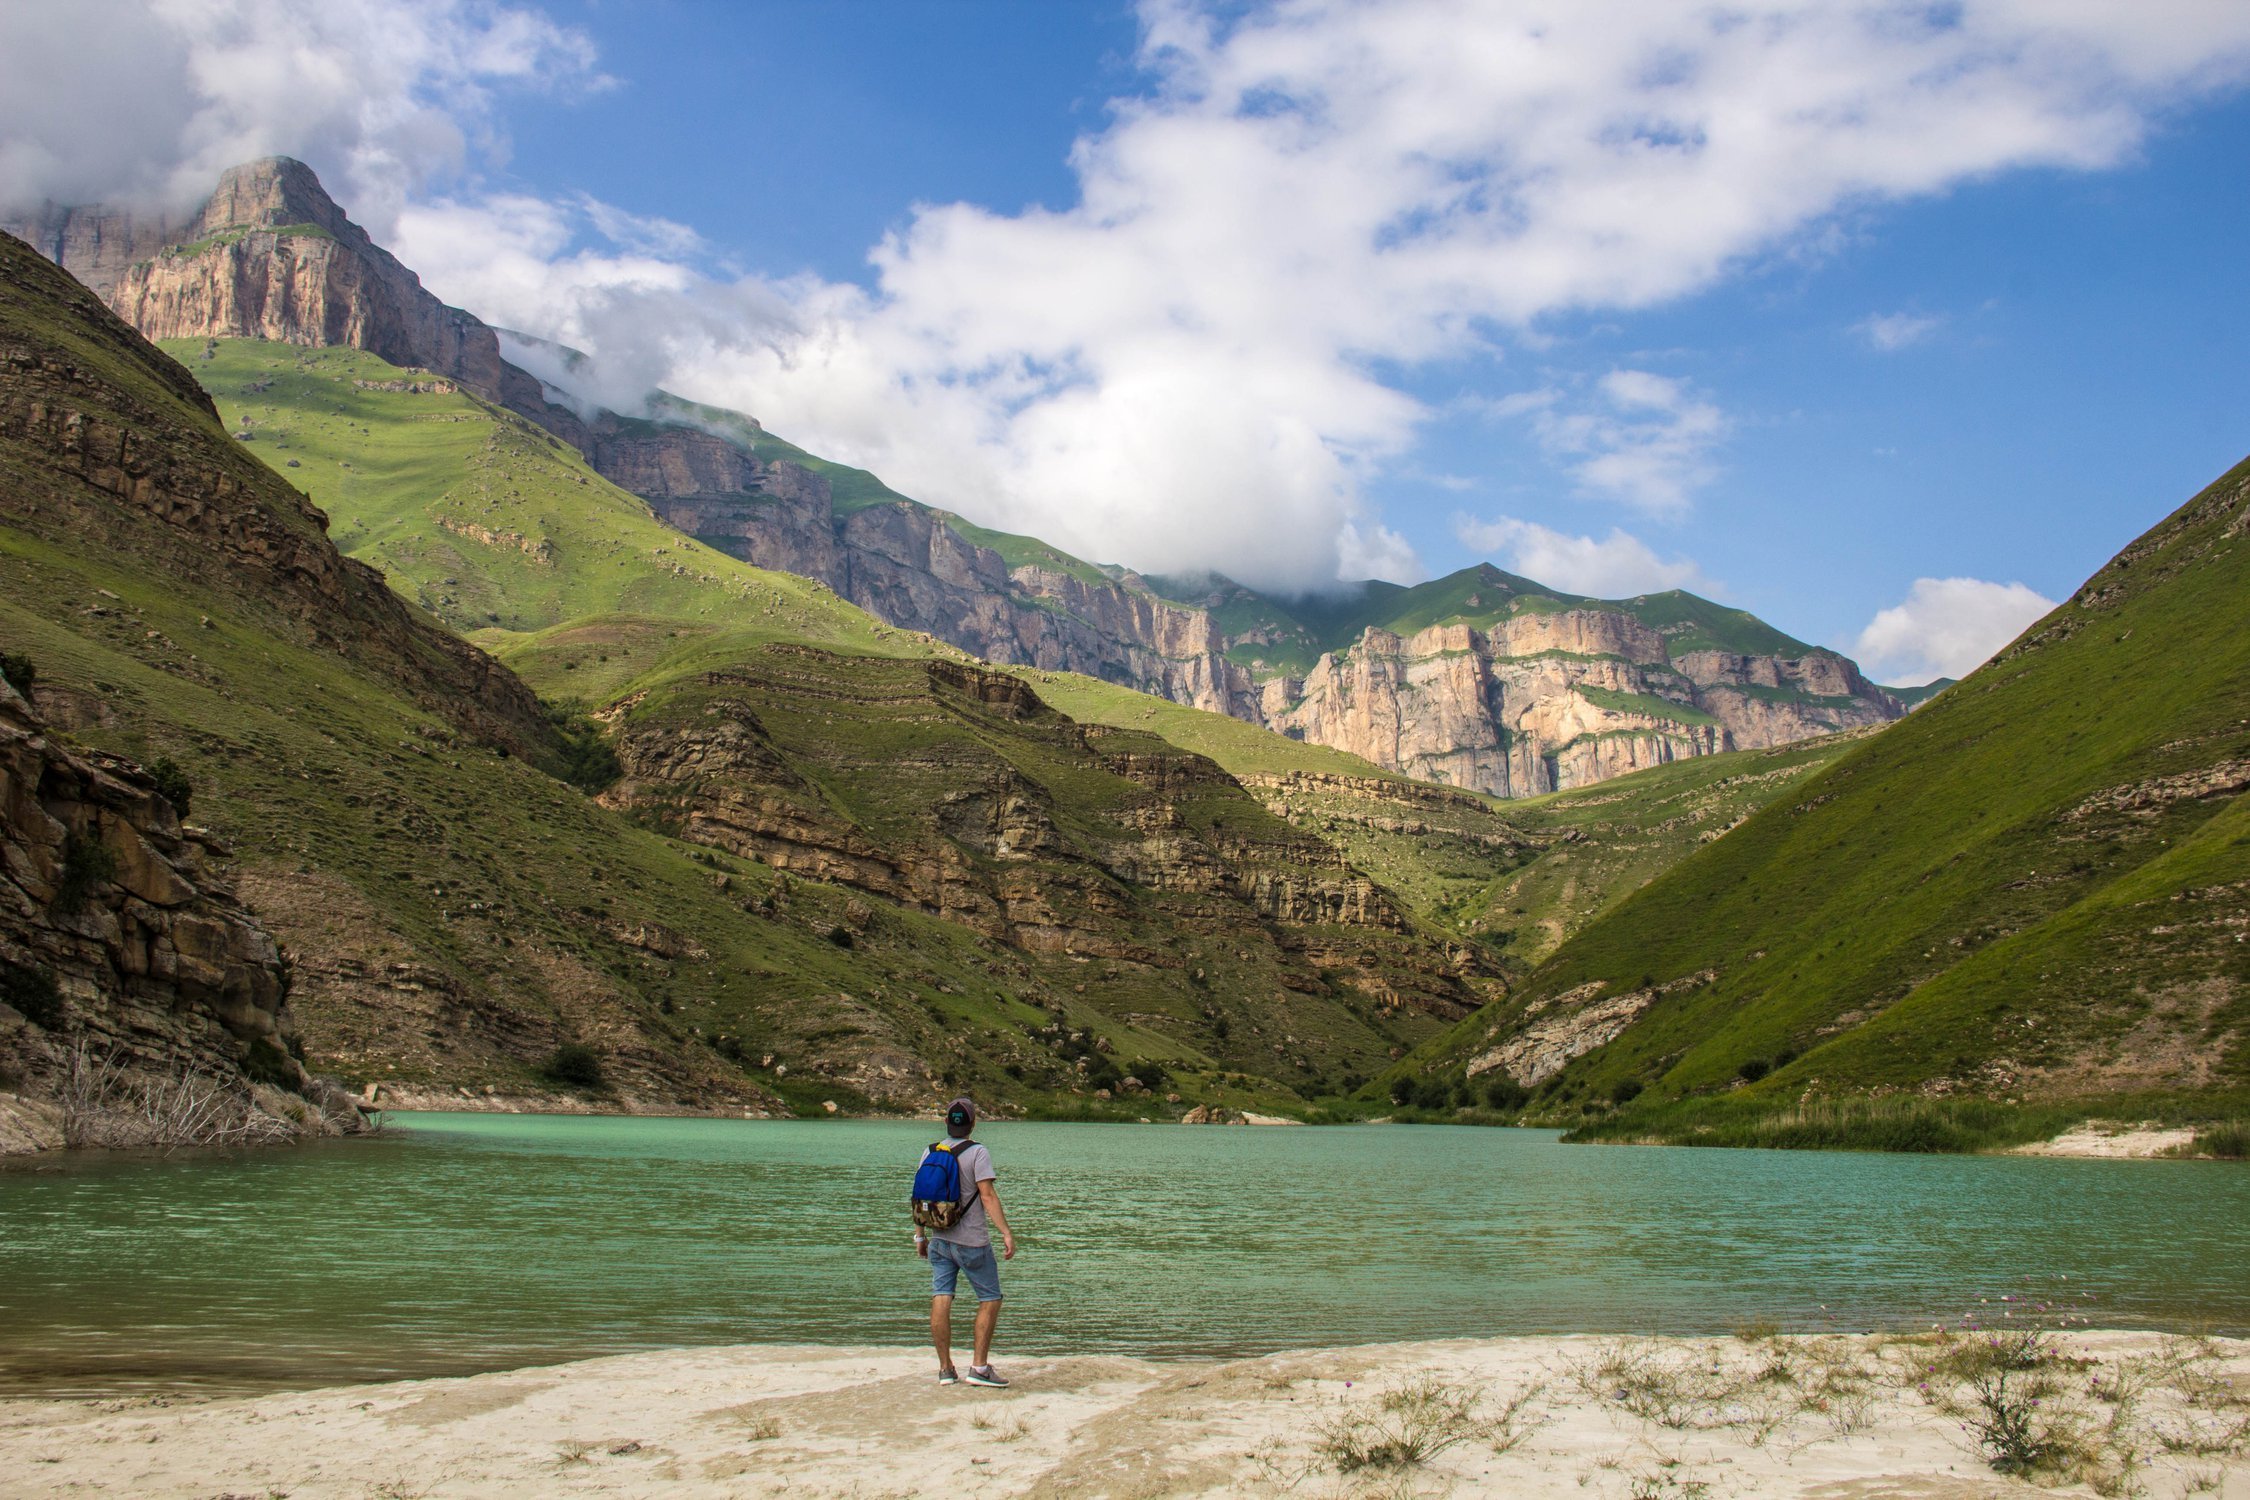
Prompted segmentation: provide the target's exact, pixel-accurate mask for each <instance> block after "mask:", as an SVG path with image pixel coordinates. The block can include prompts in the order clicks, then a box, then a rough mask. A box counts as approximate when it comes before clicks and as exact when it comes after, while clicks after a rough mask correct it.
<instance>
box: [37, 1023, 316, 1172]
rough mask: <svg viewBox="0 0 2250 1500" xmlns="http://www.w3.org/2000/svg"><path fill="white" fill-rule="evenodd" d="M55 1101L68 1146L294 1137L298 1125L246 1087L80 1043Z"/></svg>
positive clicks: (259, 1141)
mask: <svg viewBox="0 0 2250 1500" xmlns="http://www.w3.org/2000/svg"><path fill="white" fill-rule="evenodd" d="M56 1103H57V1104H58V1105H59V1106H60V1107H61V1109H62V1117H63V1144H64V1145H66V1146H108V1147H151V1146H153V1147H157V1148H160V1149H162V1150H165V1151H171V1150H175V1149H177V1148H179V1147H181V1146H248V1145H268V1144H274V1143H278V1142H281V1141H287V1140H293V1139H295V1138H296V1136H297V1133H298V1132H297V1128H296V1127H295V1126H292V1125H291V1124H290V1123H289V1122H288V1121H287V1120H283V1119H279V1118H277V1117H275V1116H273V1115H270V1114H268V1113H266V1112H265V1111H264V1110H262V1109H260V1108H258V1105H257V1102H256V1101H255V1100H254V1099H252V1098H251V1096H250V1094H249V1092H248V1091H247V1090H245V1089H243V1088H241V1087H239V1086H237V1085H234V1084H230V1083H226V1082H224V1081H222V1080H220V1079H216V1078H212V1077H210V1076H208V1075H206V1074H202V1073H191V1072H182V1073H173V1074H170V1075H166V1076H158V1077H151V1076H149V1075H147V1074H142V1073H136V1072H133V1071H132V1070H130V1069H129V1068H127V1067H126V1065H125V1060H124V1058H123V1057H122V1056H121V1055H120V1054H118V1053H115V1052H111V1053H108V1054H105V1055H102V1056H96V1055H95V1054H94V1053H93V1052H91V1051H90V1050H88V1048H87V1047H86V1046H85V1045H84V1044H83V1043H81V1044H79V1045H78V1046H75V1047H73V1048H71V1049H70V1052H69V1053H68V1054H67V1055H66V1056H65V1058H64V1060H63V1070H62V1078H61V1087H60V1088H59V1089H58V1091H57V1098H56Z"/></svg>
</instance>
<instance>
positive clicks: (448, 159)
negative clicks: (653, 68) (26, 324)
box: [0, 0, 606, 239]
mask: <svg viewBox="0 0 2250 1500" xmlns="http://www.w3.org/2000/svg"><path fill="white" fill-rule="evenodd" d="M593 60H594V51H593V45H592V43H590V42H589V41H587V39H586V38H585V36H584V35H583V34H581V33H580V32H578V31H576V30H573V29H572V28H569V27H565V26H560V25H557V24H556V23H555V22H553V21H552V20H550V19H548V18H547V17H546V16H544V15H542V14H540V13H538V12H537V11H535V10H530V9H525V8H521V7H515V6H505V5H493V4H482V3H476V0H427V3H423V0H351V3H322V4H317V5H300V4H295V3H292V0H80V3H74V4H68V5H5V6H0V205H4V206H7V207H14V208H25V207H32V206H36V205H37V204H38V203H39V202H40V201H41V200H43V199H48V198H52V199H55V200H57V201H60V202H66V203H93V202H113V203H115V202H124V203H134V204H138V205H144V206H158V205H161V206H164V207H168V208H173V209H183V208H192V207H194V206H195V204H196V203H198V202H200V201H201V200H202V198H203V197H204V196H205V195H206V194H208V193H209V192H210V190H211V183H212V181H213V179H215V178H216V177H217V176H218V174H219V173H220V172H221V171H222V170H224V169H225V168H227V167H230V166H234V165H236V164H237V163H239V162H244V161H248V160H251V159H253V158H255V157H260V156H270V155H276V154H282V155H290V156H296V157H300V158H302V159H304V160H306V161H308V162H310V163H311V164H312V166H313V167H314V169H315V170H317V171H319V172H320V173H321V174H322V179H323V181H324V182H326V183H327V185H328V186H329V187H330V188H331V189H333V190H335V191H337V192H338V193H340V194H341V195H343V196H345V197H346V198H347V199H348V200H349V202H350V204H351V207H352V209H353V212H354V216H355V217H356V218H358V219H359V220H360V222H361V223H362V224H365V225H366V226H367V227H368V229H369V231H370V232H371V233H374V234H375V235H376V237H377V238H378V239H381V238H383V237H384V236H385V235H387V234H388V233H389V230H390V228H391V224H392V219H393V216H394V214H395V213H396V211H397V209H398V207H399V206H400V205H401V204H403V203H404V202H405V201H406V199H407V198H408V197H409V196H410V195H412V194H414V193H418V192H421V191H423V190H425V189H426V188H427V187H428V185H429V184H430V183H431V182H432V181H435V180H441V179H443V178H446V177H448V176H450V175H452V174H454V173H457V172H459V171H461V170H462V169H463V168H464V167H465V166H466V165H468V163H469V159H470V157H471V155H472V152H475V153H478V154H481V155H484V156H486V157H496V156H497V155H499V154H500V153H501V151H502V149H503V148H502V145H501V142H500V140H499V138H498V136H497V134H496V132H495V130H494V127H493V104H494V98H495V90H496V89H500V88H504V87H528V88H554V87H599V86H601V85H602V84H603V83H605V82H606V80H604V79H603V78H602V77H601V76H600V75H599V74H598V73H596V72H595V71H594V70H593Z"/></svg>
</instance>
